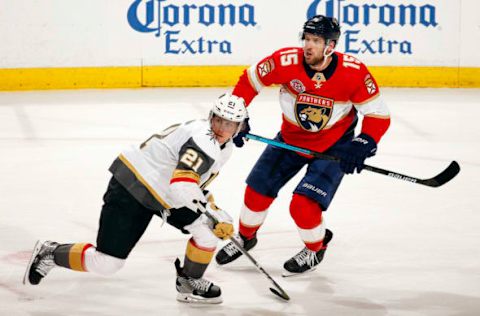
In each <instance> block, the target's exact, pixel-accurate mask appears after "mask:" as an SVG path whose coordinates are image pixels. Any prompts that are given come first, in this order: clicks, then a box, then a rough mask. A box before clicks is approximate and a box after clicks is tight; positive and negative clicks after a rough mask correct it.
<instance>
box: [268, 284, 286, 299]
mask: <svg viewBox="0 0 480 316" xmlns="http://www.w3.org/2000/svg"><path fill="white" fill-rule="evenodd" d="M270 291H271V292H272V293H273V294H275V295H276V296H278V297H280V298H281V299H283V300H285V301H289V300H290V296H288V294H287V293H286V292H285V291H283V290H281V289H280V291H278V290H276V289H274V288H272V287H271V288H270Z"/></svg>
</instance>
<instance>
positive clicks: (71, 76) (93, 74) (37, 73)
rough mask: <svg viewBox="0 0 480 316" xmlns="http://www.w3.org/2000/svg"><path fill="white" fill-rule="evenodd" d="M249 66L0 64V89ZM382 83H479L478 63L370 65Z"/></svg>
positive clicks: (206, 80) (218, 80)
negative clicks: (6, 65) (474, 65)
mask: <svg viewBox="0 0 480 316" xmlns="http://www.w3.org/2000/svg"><path fill="white" fill-rule="evenodd" d="M245 68H247V66H143V67H142V66H131V67H76V68H12V69H0V91H14V90H44V89H84V88H140V87H227V86H228V87H231V86H233V85H234V84H235V83H236V82H237V80H238V78H239V77H240V75H241V74H242V72H243V71H244V70H245ZM369 69H370V71H371V72H372V74H373V76H374V77H375V79H376V80H377V82H378V84H379V85H380V86H381V87H433V88H480V67H464V68H458V67H387V66H381V67H380V66H376V67H373V66H371V67H369Z"/></svg>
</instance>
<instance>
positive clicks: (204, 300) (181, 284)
mask: <svg viewBox="0 0 480 316" xmlns="http://www.w3.org/2000/svg"><path fill="white" fill-rule="evenodd" d="M175 268H176V269H177V281H176V287H177V292H178V294H177V301H179V302H185V303H201V304H219V303H221V302H222V296H221V295H222V291H221V290H220V287H219V286H217V285H215V284H213V283H212V282H210V281H208V280H205V279H203V278H200V279H195V278H192V277H189V276H186V275H185V274H183V272H182V270H183V268H182V267H180V260H179V259H178V258H177V260H175Z"/></svg>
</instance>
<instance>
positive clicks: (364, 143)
mask: <svg viewBox="0 0 480 316" xmlns="http://www.w3.org/2000/svg"><path fill="white" fill-rule="evenodd" d="M376 151H377V143H376V142H375V140H373V138H372V137H370V136H369V135H367V134H364V133H362V134H360V135H358V136H357V137H355V138H354V139H352V141H350V142H348V143H346V144H343V145H339V146H337V147H336V148H335V149H334V150H333V154H334V155H335V156H336V157H337V158H340V169H342V171H343V172H345V173H346V174H351V173H354V171H355V170H356V171H357V173H360V171H362V169H363V168H364V163H365V159H367V158H368V157H372V156H374V155H375V153H376Z"/></svg>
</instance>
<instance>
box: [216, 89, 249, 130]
mask: <svg viewBox="0 0 480 316" xmlns="http://www.w3.org/2000/svg"><path fill="white" fill-rule="evenodd" d="M211 114H215V115H216V116H219V117H221V118H223V119H225V120H229V121H232V122H239V123H241V122H243V121H244V120H245V119H246V118H248V113H247V108H246V106H245V100H243V98H239V97H237V96H235V95H232V94H230V93H225V94H223V95H221V96H220V97H219V98H218V99H217V100H215V103H214V104H213V108H212V111H211Z"/></svg>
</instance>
